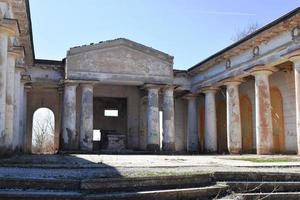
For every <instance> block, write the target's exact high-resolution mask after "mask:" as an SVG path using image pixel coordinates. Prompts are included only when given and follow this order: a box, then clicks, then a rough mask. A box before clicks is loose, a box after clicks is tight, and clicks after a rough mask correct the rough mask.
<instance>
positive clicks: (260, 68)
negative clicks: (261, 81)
mask: <svg viewBox="0 0 300 200" xmlns="http://www.w3.org/2000/svg"><path fill="white" fill-rule="evenodd" d="M276 71H278V69H276V68H275V67H271V66H267V65H264V64H260V65H256V66H254V67H253V68H251V69H250V70H249V71H248V72H249V73H250V74H251V75H253V76H256V75H261V74H265V75H268V76H269V75H271V74H272V73H273V72H276Z"/></svg>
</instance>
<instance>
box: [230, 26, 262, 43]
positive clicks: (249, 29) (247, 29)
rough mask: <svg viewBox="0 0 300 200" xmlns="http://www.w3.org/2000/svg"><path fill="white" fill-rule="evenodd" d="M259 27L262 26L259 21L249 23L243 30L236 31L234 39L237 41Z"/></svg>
mask: <svg viewBox="0 0 300 200" xmlns="http://www.w3.org/2000/svg"><path fill="white" fill-rule="evenodd" d="M259 28H260V25H259V24H258V23H257V22H255V23H252V24H249V25H248V26H246V27H245V28H244V29H243V30H238V31H237V32H236V33H235V35H234V36H233V37H232V41H233V42H236V41H238V40H240V39H242V38H244V37H246V36H248V35H250V34H251V33H253V32H255V31H256V30H258V29H259Z"/></svg>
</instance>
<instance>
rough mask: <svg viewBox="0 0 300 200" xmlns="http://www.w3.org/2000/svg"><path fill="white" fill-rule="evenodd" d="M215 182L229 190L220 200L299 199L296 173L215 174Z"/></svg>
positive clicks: (299, 188) (298, 182) (298, 178)
mask: <svg viewBox="0 0 300 200" xmlns="http://www.w3.org/2000/svg"><path fill="white" fill-rule="evenodd" d="M214 177H215V180H217V181H221V182H220V183H222V184H225V185H227V186H228V187H229V188H230V195H228V196H226V197H223V198H220V199H223V200H225V199H227V200H230V199H235V200H236V199H243V200H248V199H249V200H257V199H264V200H265V199H272V200H273V199H275V200H276V199H280V200H282V199H284V200H290V199H300V174H296V173H264V172H256V173H255V172H254V173H252V172H251V173H245V172H243V173H240V172H230V173H223V172H222V173H216V174H214Z"/></svg>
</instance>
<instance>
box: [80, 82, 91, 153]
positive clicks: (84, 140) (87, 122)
mask: <svg viewBox="0 0 300 200" xmlns="http://www.w3.org/2000/svg"><path fill="white" fill-rule="evenodd" d="M93 128H94V127H93V85H92V84H83V85H82V96H81V118H80V149H81V150H85V151H92V150H93Z"/></svg>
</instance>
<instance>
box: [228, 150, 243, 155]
mask: <svg viewBox="0 0 300 200" xmlns="http://www.w3.org/2000/svg"><path fill="white" fill-rule="evenodd" d="M228 152H229V154H233V155H240V154H242V150H241V149H228Z"/></svg>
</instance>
